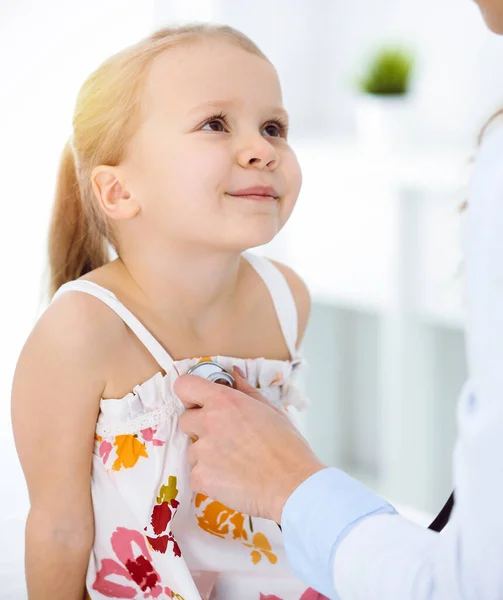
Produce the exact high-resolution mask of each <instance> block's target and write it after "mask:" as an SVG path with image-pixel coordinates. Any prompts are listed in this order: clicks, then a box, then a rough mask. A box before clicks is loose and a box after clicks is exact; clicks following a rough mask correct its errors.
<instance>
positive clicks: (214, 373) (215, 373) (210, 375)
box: [187, 360, 454, 532]
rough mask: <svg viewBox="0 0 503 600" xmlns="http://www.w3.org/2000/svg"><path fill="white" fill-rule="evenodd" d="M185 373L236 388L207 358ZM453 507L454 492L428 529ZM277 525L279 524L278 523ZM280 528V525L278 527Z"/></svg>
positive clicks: (441, 523) (436, 526)
mask: <svg viewBox="0 0 503 600" xmlns="http://www.w3.org/2000/svg"><path fill="white" fill-rule="evenodd" d="M187 375H197V376H198V377H202V378H203V379H207V380H208V381H212V382H214V383H218V384H220V385H225V386H227V387H231V388H236V380H235V379H234V377H233V376H232V375H231V374H230V373H229V372H228V371H226V370H225V368H224V367H223V366H222V365H221V364H220V363H217V362H215V361H212V360H207V361H204V362H200V363H198V364H197V365H194V366H193V367H191V368H190V369H189V370H188V371H187ZM453 507H454V492H452V494H451V495H450V496H449V499H448V500H447V502H446V503H445V505H444V506H443V508H442V510H441V511H440V512H439V513H438V515H437V516H436V517H435V519H434V520H433V522H432V523H431V525H430V526H429V527H428V529H431V531H437V532H440V531H442V529H443V528H444V527H445V526H446V525H447V523H448V521H449V519H450V516H451V514H452V509H453ZM278 526H279V525H278ZM280 529H281V527H280Z"/></svg>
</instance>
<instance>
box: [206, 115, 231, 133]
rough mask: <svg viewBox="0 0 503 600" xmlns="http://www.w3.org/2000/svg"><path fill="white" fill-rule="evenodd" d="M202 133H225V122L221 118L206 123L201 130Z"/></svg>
mask: <svg viewBox="0 0 503 600" xmlns="http://www.w3.org/2000/svg"><path fill="white" fill-rule="evenodd" d="M201 129H202V130H203V131H226V126H225V122H224V120H223V119H222V118H221V117H218V118H216V119H211V121H207V122H206V123H205V124H204V125H203V126H202V128H201Z"/></svg>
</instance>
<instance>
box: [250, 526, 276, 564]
mask: <svg viewBox="0 0 503 600" xmlns="http://www.w3.org/2000/svg"><path fill="white" fill-rule="evenodd" d="M245 546H248V547H249V548H255V550H253V551H252V553H251V557H252V561H253V564H254V565H256V564H258V563H259V562H260V561H261V560H262V554H260V553H261V552H262V553H263V554H264V556H266V557H267V558H268V559H269V562H270V563H271V564H272V565H275V564H276V563H277V562H278V557H277V556H276V555H275V554H274V553H273V552H271V550H272V548H271V544H270V543H269V540H268V539H267V538H266V537H265V535H264V534H263V533H256V534H255V535H254V536H253V545H252V544H245Z"/></svg>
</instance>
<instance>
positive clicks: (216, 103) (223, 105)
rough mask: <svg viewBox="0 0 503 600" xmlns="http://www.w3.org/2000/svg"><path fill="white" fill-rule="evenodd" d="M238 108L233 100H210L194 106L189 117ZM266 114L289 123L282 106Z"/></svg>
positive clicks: (271, 109)
mask: <svg viewBox="0 0 503 600" xmlns="http://www.w3.org/2000/svg"><path fill="white" fill-rule="evenodd" d="M235 106H236V103H235V102H232V101H231V100H209V101H207V102H202V103H201V104H198V105H197V106H194V107H193V108H191V109H190V110H189V111H188V115H189V116H190V115H193V114H194V113H200V112H202V111H204V110H208V109H214V110H229V109H230V108H234V107H235ZM265 112H267V113H270V114H274V115H277V116H279V117H283V118H284V119H285V120H286V121H288V113H287V111H286V110H285V109H284V108H283V107H282V106H270V107H267V108H266V109H265Z"/></svg>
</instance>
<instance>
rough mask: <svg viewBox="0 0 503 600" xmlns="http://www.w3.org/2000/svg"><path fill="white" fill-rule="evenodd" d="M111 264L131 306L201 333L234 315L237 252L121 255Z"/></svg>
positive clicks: (239, 260)
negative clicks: (230, 314) (133, 305)
mask: <svg viewBox="0 0 503 600" xmlns="http://www.w3.org/2000/svg"><path fill="white" fill-rule="evenodd" d="M160 256H162V258H160ZM113 266H114V270H115V274H116V277H117V282H118V284H119V285H120V287H121V289H122V291H123V293H124V295H125V296H127V298H128V299H129V300H130V301H131V302H133V303H134V304H135V305H136V306H141V307H142V309H144V310H146V311H148V312H152V313H155V315H156V316H157V317H158V318H159V319H160V320H166V321H168V322H176V323H177V325H179V326H180V327H182V328H184V329H187V330H191V331H194V332H201V334H202V335H204V333H203V332H204V331H205V330H206V329H208V328H210V329H211V328H212V327H214V326H215V325H216V324H218V323H219V322H225V320H226V318H228V316H229V313H232V312H234V311H235V308H236V306H237V302H238V291H239V289H240V287H241V286H240V285H239V284H240V281H241V278H242V275H243V259H242V258H241V254H239V253H232V252H227V253H225V252H217V251H207V250H206V251H200V252H197V251H192V252H187V251H184V252H177V253H176V254H175V253H174V254H173V255H172V256H166V255H165V254H164V255H159V254H158V255H156V256H152V255H138V254H135V255H133V254H130V255H126V256H124V255H122V256H121V258H119V259H117V260H116V261H114V265H113Z"/></svg>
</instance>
